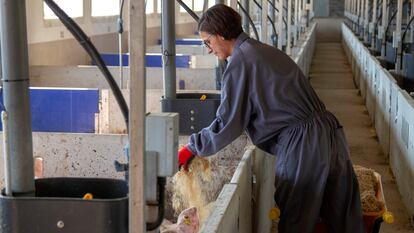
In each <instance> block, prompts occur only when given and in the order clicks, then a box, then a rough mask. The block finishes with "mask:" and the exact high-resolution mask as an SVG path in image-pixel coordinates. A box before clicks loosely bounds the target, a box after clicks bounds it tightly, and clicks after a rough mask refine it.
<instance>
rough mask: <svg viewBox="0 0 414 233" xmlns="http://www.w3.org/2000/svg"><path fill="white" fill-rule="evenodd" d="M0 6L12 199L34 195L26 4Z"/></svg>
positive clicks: (20, 1) (17, 0)
mask: <svg viewBox="0 0 414 233" xmlns="http://www.w3.org/2000/svg"><path fill="white" fill-rule="evenodd" d="M0 4H1V5H0V24H1V33H0V34H1V57H2V77H3V98H4V107H5V109H6V111H7V112H8V119H9V120H8V122H9V123H8V128H9V133H8V137H9V144H8V145H7V146H8V147H9V151H10V173H9V174H10V176H11V180H10V181H11V184H10V190H11V192H12V195H14V196H34V194H35V186H34V169H33V142H32V121H31V112H30V100H29V61H28V54H27V51H28V46H27V31H26V28H27V27H26V5H25V1H24V0H14V1H8V0H1V2H0Z"/></svg>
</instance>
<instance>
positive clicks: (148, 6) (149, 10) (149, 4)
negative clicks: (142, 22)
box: [145, 0, 154, 15]
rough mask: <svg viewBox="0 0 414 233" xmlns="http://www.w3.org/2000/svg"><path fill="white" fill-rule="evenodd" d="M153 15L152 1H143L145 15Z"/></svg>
mask: <svg viewBox="0 0 414 233" xmlns="http://www.w3.org/2000/svg"><path fill="white" fill-rule="evenodd" d="M152 13H154V0H146V1H145V14H147V15H149V14H152Z"/></svg>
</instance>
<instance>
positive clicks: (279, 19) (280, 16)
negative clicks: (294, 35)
mask: <svg viewBox="0 0 414 233" xmlns="http://www.w3.org/2000/svg"><path fill="white" fill-rule="evenodd" d="M283 1H284V0H279V4H278V9H279V14H278V15H277V26H278V33H277V34H278V40H277V48H278V49H280V50H282V46H283V44H282V41H283V36H284V35H283Z"/></svg>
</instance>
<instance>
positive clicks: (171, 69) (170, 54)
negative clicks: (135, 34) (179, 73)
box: [161, 0, 194, 100]
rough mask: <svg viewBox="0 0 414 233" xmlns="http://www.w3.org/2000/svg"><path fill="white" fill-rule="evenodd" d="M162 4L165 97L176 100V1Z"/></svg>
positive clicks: (167, 1) (165, 1) (168, 0)
mask: <svg viewBox="0 0 414 233" xmlns="http://www.w3.org/2000/svg"><path fill="white" fill-rule="evenodd" d="M179 1H181V0H179ZM161 4H162V5H161V6H162V11H161V21H162V24H161V25H162V26H161V29H162V30H161V40H162V58H163V59H162V61H163V62H162V63H163V64H162V71H163V79H164V80H163V81H164V98H165V99H169V100H174V99H176V92H177V91H176V54H175V3H174V1H171V0H162V3H161ZM184 5H185V4H184ZM186 7H187V5H186ZM187 8H188V7H187ZM184 9H185V8H184ZM193 13H194V12H193Z"/></svg>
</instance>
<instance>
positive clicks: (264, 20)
mask: <svg viewBox="0 0 414 233" xmlns="http://www.w3.org/2000/svg"><path fill="white" fill-rule="evenodd" d="M268 12H269V2H268V1H265V0H264V1H262V30H261V34H262V35H261V36H262V42H263V43H265V44H268V43H269V40H268V30H267V29H268V28H267V24H268V20H267V17H269V16H268Z"/></svg>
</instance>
